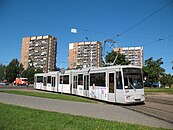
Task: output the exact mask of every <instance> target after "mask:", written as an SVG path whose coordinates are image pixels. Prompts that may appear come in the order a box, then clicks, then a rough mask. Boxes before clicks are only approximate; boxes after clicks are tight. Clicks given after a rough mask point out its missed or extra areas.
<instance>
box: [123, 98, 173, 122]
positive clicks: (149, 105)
mask: <svg viewBox="0 0 173 130" xmlns="http://www.w3.org/2000/svg"><path fill="white" fill-rule="evenodd" d="M153 99H154V98H153ZM153 99H152V100H150V98H147V100H146V102H145V104H143V105H130V106H123V107H124V108H126V109H129V110H133V111H136V112H140V113H143V114H145V115H148V116H152V117H154V118H157V119H159V120H163V121H166V122H168V123H172V124H173V105H172V104H173V102H172V101H168V100H160V99H158V100H157V99H155V100H153Z"/></svg>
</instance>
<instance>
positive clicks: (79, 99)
mask: <svg viewBox="0 0 173 130" xmlns="http://www.w3.org/2000/svg"><path fill="white" fill-rule="evenodd" d="M0 92H5V93H9V94H18V95H26V96H35V97H42V98H51V99H60V100H67V101H75V102H86V103H98V102H97V101H94V100H90V99H87V98H83V97H78V96H73V95H66V94H60V93H45V92H30V91H18V90H0Z"/></svg>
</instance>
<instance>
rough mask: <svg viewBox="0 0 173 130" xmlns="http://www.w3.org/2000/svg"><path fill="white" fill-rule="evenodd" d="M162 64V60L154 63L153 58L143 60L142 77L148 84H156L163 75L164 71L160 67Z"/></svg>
mask: <svg viewBox="0 0 173 130" xmlns="http://www.w3.org/2000/svg"><path fill="white" fill-rule="evenodd" d="M162 64H163V62H162V58H159V59H158V60H156V61H154V60H153V57H151V58H149V59H147V60H145V66H144V67H143V71H144V75H145V76H146V77H147V81H149V82H158V81H159V77H161V76H163V75H164V72H165V69H163V68H162V67H161V65H162Z"/></svg>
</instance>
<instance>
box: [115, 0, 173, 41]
mask: <svg viewBox="0 0 173 130" xmlns="http://www.w3.org/2000/svg"><path fill="white" fill-rule="evenodd" d="M172 3H173V0H172V1H170V2H168V3H167V4H166V5H164V6H162V7H160V8H159V9H157V10H156V11H154V12H153V13H152V14H150V15H148V16H147V17H145V18H144V19H142V20H141V21H139V22H137V23H136V24H134V25H133V26H131V27H129V28H128V29H126V30H125V31H123V32H121V33H120V34H118V35H116V37H114V38H113V39H115V38H117V37H120V36H122V35H123V34H125V33H127V32H128V31H129V30H131V29H133V28H135V27H136V26H137V25H139V24H141V23H143V22H144V21H146V20H147V19H149V18H150V17H152V16H153V15H154V14H156V13H158V12H159V11H161V10H162V9H164V8H166V7H167V6H168V5H170V4H172Z"/></svg>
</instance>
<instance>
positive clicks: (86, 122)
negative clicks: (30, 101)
mask: <svg viewBox="0 0 173 130" xmlns="http://www.w3.org/2000/svg"><path fill="white" fill-rule="evenodd" d="M0 129H1V130H4V129H7V130H58V129H59V130H62V129H63V130H157V129H156V128H151V127H146V126H140V125H134V124H128V123H119V122H113V121H106V120H101V119H94V118H88V117H82V116H72V115H68V114H60V113H56V112H48V111H43V110H36V109H30V108H25V107H19V106H14V105H7V104H2V103H0ZM160 130H161V129H160Z"/></svg>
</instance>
